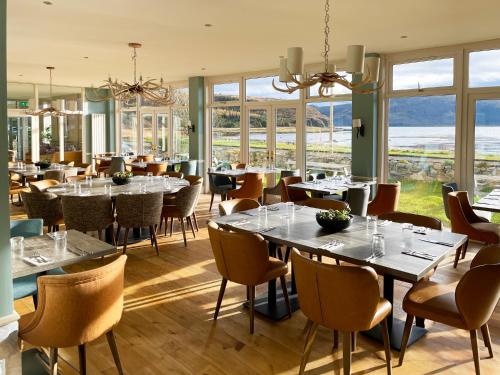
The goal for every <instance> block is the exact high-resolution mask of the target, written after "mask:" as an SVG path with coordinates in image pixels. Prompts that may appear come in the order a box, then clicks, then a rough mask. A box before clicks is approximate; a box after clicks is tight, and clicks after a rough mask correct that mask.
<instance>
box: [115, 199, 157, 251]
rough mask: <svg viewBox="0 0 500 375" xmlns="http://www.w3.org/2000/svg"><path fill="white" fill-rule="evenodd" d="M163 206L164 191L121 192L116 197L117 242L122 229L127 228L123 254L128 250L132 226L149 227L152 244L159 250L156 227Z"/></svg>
mask: <svg viewBox="0 0 500 375" xmlns="http://www.w3.org/2000/svg"><path fill="white" fill-rule="evenodd" d="M162 207H163V193H162V192H157V193H143V194H119V195H118V196H117V197H116V202H115V209H116V222H117V223H118V228H117V230H116V237H115V238H116V242H118V241H119V239H120V231H121V229H122V228H124V229H125V235H124V238H123V254H125V253H126V252H127V244H128V234H129V231H130V229H131V228H149V238H150V240H151V246H154V247H155V250H156V254H157V255H160V251H159V250H158V240H157V238H156V229H157V227H158V225H159V224H160V218H161V209H162Z"/></svg>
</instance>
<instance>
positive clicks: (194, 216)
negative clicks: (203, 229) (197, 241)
mask: <svg viewBox="0 0 500 375" xmlns="http://www.w3.org/2000/svg"><path fill="white" fill-rule="evenodd" d="M193 221H194V227H195V228H196V231H197V232H199V231H200V227H199V226H198V218H197V217H196V212H194V211H193Z"/></svg>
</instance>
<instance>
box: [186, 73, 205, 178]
mask: <svg viewBox="0 0 500 375" xmlns="http://www.w3.org/2000/svg"><path fill="white" fill-rule="evenodd" d="M189 120H190V121H191V125H194V132H193V131H189V158H190V159H193V160H198V175H201V174H202V173H203V171H204V170H205V165H204V162H203V160H204V158H205V80H204V78H203V77H190V78H189Z"/></svg>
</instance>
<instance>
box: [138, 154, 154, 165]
mask: <svg viewBox="0 0 500 375" xmlns="http://www.w3.org/2000/svg"><path fill="white" fill-rule="evenodd" d="M137 160H138V161H142V162H143V163H149V162H152V161H154V160H155V156H154V155H137Z"/></svg>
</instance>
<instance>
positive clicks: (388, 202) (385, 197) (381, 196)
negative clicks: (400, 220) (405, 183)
mask: <svg viewBox="0 0 500 375" xmlns="http://www.w3.org/2000/svg"><path fill="white" fill-rule="evenodd" d="M400 190H401V183H399V182H397V183H395V184H378V186H377V195H376V196H375V198H374V199H373V200H372V201H371V202H370V203H368V212H367V213H368V215H373V216H380V215H382V214H385V213H386V212H394V211H397V210H398V203H399V192H400Z"/></svg>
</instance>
